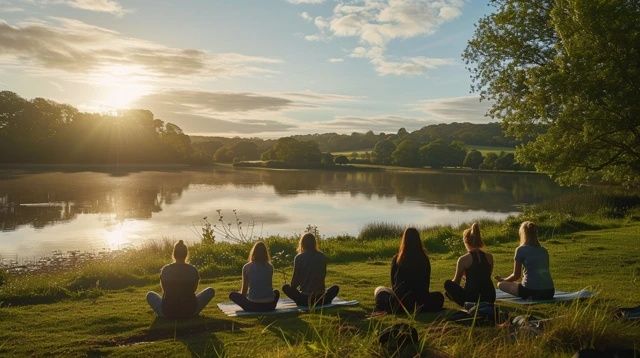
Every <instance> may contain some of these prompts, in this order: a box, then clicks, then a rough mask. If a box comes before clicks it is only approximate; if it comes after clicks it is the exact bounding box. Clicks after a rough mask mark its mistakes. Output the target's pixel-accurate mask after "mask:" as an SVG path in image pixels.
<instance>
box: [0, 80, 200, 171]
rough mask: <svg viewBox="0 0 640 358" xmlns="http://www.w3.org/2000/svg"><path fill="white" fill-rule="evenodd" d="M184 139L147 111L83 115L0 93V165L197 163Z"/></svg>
mask: <svg viewBox="0 0 640 358" xmlns="http://www.w3.org/2000/svg"><path fill="white" fill-rule="evenodd" d="M203 161H206V157H205V156H204V154H203V153H199V152H196V151H194V149H193V148H192V146H191V140H190V138H189V136H187V135H186V134H184V133H183V132H182V130H181V129H180V127H178V126H176V125H175V124H173V123H169V122H164V121H162V120H160V119H158V118H154V116H153V113H151V112H150V111H148V110H126V111H121V112H118V113H117V114H99V113H84V112H80V111H79V110H78V109H76V108H74V107H72V106H70V105H67V104H60V103H56V102H54V101H50V100H47V99H44V98H34V99H32V100H27V99H24V98H22V97H20V96H19V95H17V94H15V93H13V92H10V91H2V92H0V162H2V163H51V164H64V163H80V164H119V163H123V164H126V163H197V162H203Z"/></svg>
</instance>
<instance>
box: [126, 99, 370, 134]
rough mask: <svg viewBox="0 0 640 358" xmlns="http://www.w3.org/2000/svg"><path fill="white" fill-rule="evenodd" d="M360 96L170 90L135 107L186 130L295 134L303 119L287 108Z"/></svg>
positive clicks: (221, 132) (329, 102) (313, 106)
mask: <svg viewBox="0 0 640 358" xmlns="http://www.w3.org/2000/svg"><path fill="white" fill-rule="evenodd" d="M358 99H359V98H358V97H353V96H347V95H340V94H332V93H317V92H311V91H301V92H286V93H247V92H212V91H204V90H180V89H174V90H166V91H161V92H156V93H152V94H149V95H146V96H143V97H142V98H140V99H139V100H138V101H136V102H135V103H134V104H133V106H132V107H137V108H145V109H149V110H151V111H152V112H153V113H154V114H155V115H156V117H159V118H162V119H163V120H168V121H171V122H173V123H175V124H177V125H179V126H180V127H181V128H182V129H183V130H184V131H185V132H186V133H191V134H194V133H209V134H212V133H215V134H218V135H246V134H251V135H259V134H263V135H267V136H274V135H276V134H281V135H285V134H291V131H292V130H294V129H298V128H299V126H300V125H301V123H300V122H297V121H293V120H290V119H288V118H286V117H285V116H284V112H286V111H290V110H296V109H297V110H300V109H306V110H308V109H313V108H319V106H323V108H325V106H326V105H328V104H331V103H336V102H345V101H355V100H358Z"/></svg>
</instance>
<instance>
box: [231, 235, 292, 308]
mask: <svg viewBox="0 0 640 358" xmlns="http://www.w3.org/2000/svg"><path fill="white" fill-rule="evenodd" d="M248 261H249V262H247V263H246V264H245V265H244V266H243V267H242V287H241V289H240V292H231V293H230V294H229V299H230V300H231V301H233V302H235V304H237V305H238V306H240V307H242V309H243V310H245V311H250V312H265V311H273V310H274V309H275V308H276V305H277V304H278V299H279V298H280V292H278V290H274V289H273V283H272V281H273V266H272V265H271V257H270V256H269V250H268V249H267V245H266V244H265V243H264V242H262V241H258V242H256V243H255V244H254V245H253V247H252V248H251V252H250V253H249V260H248Z"/></svg>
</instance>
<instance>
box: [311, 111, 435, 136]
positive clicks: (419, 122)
mask: <svg viewBox="0 0 640 358" xmlns="http://www.w3.org/2000/svg"><path fill="white" fill-rule="evenodd" d="M434 123H437V122H436V121H429V120H425V119H422V118H412V117H403V116H396V115H382V116H338V117H335V118H334V119H333V120H330V121H325V122H316V123H314V126H315V127H316V128H317V129H320V130H328V131H335V132H340V133H351V132H366V131H369V130H372V131H374V132H385V133H391V132H396V131H397V130H398V129H400V128H403V127H404V128H406V129H407V130H409V131H413V130H416V129H420V128H422V127H424V126H427V125H429V124H434Z"/></svg>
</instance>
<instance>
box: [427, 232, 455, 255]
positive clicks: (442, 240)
mask: <svg viewBox="0 0 640 358" xmlns="http://www.w3.org/2000/svg"><path fill="white" fill-rule="evenodd" d="M422 237H423V239H424V246H425V248H426V249H427V251H428V252H448V251H449V250H450V248H449V246H450V244H449V242H450V241H451V240H453V239H455V240H458V241H460V238H459V235H456V234H455V233H454V232H453V230H452V229H451V228H449V227H436V228H433V229H431V230H427V231H426V232H423V233H422Z"/></svg>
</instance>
